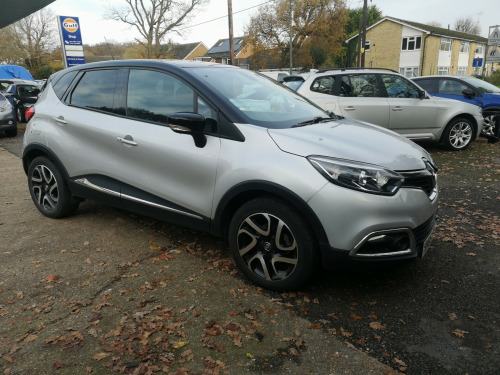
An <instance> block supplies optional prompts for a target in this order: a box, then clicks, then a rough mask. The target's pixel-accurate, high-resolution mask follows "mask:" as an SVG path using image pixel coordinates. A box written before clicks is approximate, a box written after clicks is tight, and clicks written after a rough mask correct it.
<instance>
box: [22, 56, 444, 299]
mask: <svg viewBox="0 0 500 375" xmlns="http://www.w3.org/2000/svg"><path fill="white" fill-rule="evenodd" d="M23 165H24V169H25V171H26V174H27V176H28V185H29V191H30V193H31V196H32V198H33V201H34V203H35V205H36V207H37V208H38V210H40V211H41V212H42V213H43V214H44V215H46V216H48V217H52V218H60V217H63V216H66V215H69V214H70V213H72V212H73V211H74V210H75V209H76V208H77V206H78V204H79V203H80V202H81V201H82V200H83V199H92V200H100V201H103V202H105V203H107V204H110V205H113V206H116V207H120V208H124V209H127V210H131V211H134V212H138V213H141V214H145V215H149V216H152V217H155V218H159V219H163V220H168V221H172V222H175V223H180V224H183V225H187V226H190V227H193V228H197V229H200V230H205V231H209V232H211V233H214V234H218V235H222V236H226V237H228V239H229V244H230V249H231V253H232V255H233V257H234V259H235V261H236V264H237V265H238V267H239V268H240V270H241V272H242V273H243V274H245V275H246V276H247V277H248V278H249V279H251V280H252V281H253V282H254V283H256V284H257V285H260V286H263V287H265V288H268V289H273V290H289V289H295V288H297V287H299V286H300V285H301V284H302V283H304V282H305V281H306V280H307V279H308V278H309V277H310V276H311V275H312V274H313V272H314V270H315V267H316V266H317V265H318V263H320V262H322V264H323V265H324V266H326V267H331V266H333V265H335V264H336V263H337V261H339V260H342V259H343V260H346V259H351V260H362V261H366V260H373V261H376V260H399V259H407V258H414V257H417V256H423V255H424V254H425V251H426V250H427V248H428V242H429V238H430V236H431V231H432V229H433V226H434V221H435V213H436V209H437V206H438V192H437V186H436V167H435V166H434V163H433V161H432V158H431V157H430V155H429V154H428V153H427V152H426V151H425V150H423V149H422V148H421V147H419V146H417V145H416V144H414V143H413V142H411V141H409V140H407V139H405V138H403V137H401V136H399V135H397V134H396V133H393V132H391V131H389V130H386V129H382V128H379V127H375V126H372V125H369V124H365V123H360V122H356V121H346V120H338V119H336V118H331V117H329V116H328V115H327V113H326V112H324V111H323V110H321V109H320V108H318V107H316V106H314V105H313V104H311V103H310V102H308V101H307V100H305V99H304V98H303V97H301V96H299V95H297V94H296V93H294V92H292V91H290V90H288V89H286V88H285V87H283V86H282V85H281V84H279V83H277V82H273V81H272V80H269V79H267V78H266V77H262V76H261V75H259V74H258V73H256V72H251V71H248V70H243V69H239V68H235V67H231V66H227V65H220V64H209V63H199V62H186V61H158V60H155V61H150V60H138V61H112V62H102V63H95V64H88V65H81V66H78V67H73V68H70V69H67V70H64V71H61V72H58V73H56V74H55V75H53V76H52V77H51V78H50V80H49V81H48V83H47V86H46V88H45V89H44V91H43V92H42V95H41V97H40V99H39V100H38V102H37V104H36V105H35V107H34V115H33V117H32V118H31V119H30V121H29V123H28V125H27V129H26V133H25V136H24V142H23Z"/></svg>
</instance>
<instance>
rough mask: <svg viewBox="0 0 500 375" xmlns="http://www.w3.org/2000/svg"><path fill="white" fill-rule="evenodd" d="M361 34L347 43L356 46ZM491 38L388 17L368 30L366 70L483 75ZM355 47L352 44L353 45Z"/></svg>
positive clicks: (410, 75) (419, 74) (413, 75)
mask: <svg viewBox="0 0 500 375" xmlns="http://www.w3.org/2000/svg"><path fill="white" fill-rule="evenodd" d="M358 37H359V34H356V35H354V36H353V37H351V38H350V39H348V40H347V41H346V43H348V42H355V43H354V44H355V47H356V46H357V45H358V44H357V39H358ZM487 42H488V39H487V38H483V37H481V36H478V35H472V34H466V33H462V32H458V31H453V30H449V29H444V28H441V27H435V26H429V25H424V24H421V23H417V22H412V21H406V20H402V19H397V18H392V17H384V18H383V19H381V20H380V21H379V22H377V23H375V24H373V25H372V26H370V27H369V28H368V29H367V33H366V45H365V66H366V67H383V68H390V69H394V70H396V71H398V72H400V73H401V74H403V75H405V76H407V77H416V76H422V75H434V74H451V75H472V74H474V73H481V72H482V70H481V68H478V69H477V70H475V69H474V67H473V61H474V59H476V58H482V59H483V65H482V66H483V67H484V58H485V55H486V51H487ZM351 44H352V43H351Z"/></svg>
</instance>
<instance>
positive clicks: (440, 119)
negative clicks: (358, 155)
mask: <svg viewBox="0 0 500 375" xmlns="http://www.w3.org/2000/svg"><path fill="white" fill-rule="evenodd" d="M284 83H285V85H287V86H288V87H290V88H291V89H293V90H295V91H297V92H298V93H299V94H301V95H303V96H305V97H306V98H308V99H310V100H311V101H312V102H314V103H316V104H317V105H319V106H320V107H321V108H323V109H325V110H327V111H332V112H334V113H335V114H337V115H341V116H344V117H350V118H354V119H357V120H361V121H366V122H370V123H372V124H375V125H379V126H382V127H384V128H388V129H391V130H393V131H395V132H397V133H400V134H402V135H404V136H406V137H407V138H410V139H413V140H432V141H437V142H440V143H442V144H444V146H445V147H447V148H448V149H449V150H462V149H465V148H466V147H468V146H469V145H470V143H471V142H472V141H473V140H474V139H475V138H477V136H478V135H479V134H480V133H481V130H482V128H483V116H482V110H481V108H479V107H478V106H475V105H472V104H468V103H461V102H457V101H454V100H448V99H443V98H438V97H433V96H431V95H429V94H428V93H426V92H425V90H423V89H422V88H421V87H419V86H418V85H416V84H415V83H413V82H411V81H410V80H409V79H407V78H405V77H403V76H402V75H400V74H399V73H397V72H394V71H392V70H389V69H362V68H346V69H330V70H320V71H315V72H310V73H303V74H300V75H293V76H290V77H286V78H285V82H284Z"/></svg>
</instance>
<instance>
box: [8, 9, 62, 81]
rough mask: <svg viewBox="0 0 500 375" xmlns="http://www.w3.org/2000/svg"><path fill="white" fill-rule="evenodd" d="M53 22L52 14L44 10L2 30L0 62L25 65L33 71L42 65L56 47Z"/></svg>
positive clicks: (55, 33)
mask: <svg viewBox="0 0 500 375" xmlns="http://www.w3.org/2000/svg"><path fill="white" fill-rule="evenodd" d="M54 21H55V16H54V14H53V13H52V12H51V11H50V10H49V9H47V8H44V9H42V10H40V11H38V12H36V13H34V14H31V15H29V16H28V17H25V18H23V19H22V20H20V21H17V22H16V23H14V24H13V25H10V26H9V27H7V28H5V29H2V34H3V37H2V38H0V39H2V42H1V44H0V47H1V48H0V51H1V52H0V60H4V61H5V60H7V61H9V62H12V63H16V64H23V65H26V67H27V68H28V69H30V70H33V71H34V70H36V69H37V68H38V67H40V66H41V65H43V64H44V61H43V60H44V59H46V58H47V57H48V56H49V54H50V53H51V52H52V51H53V49H54V48H55V47H56V45H57V42H56V36H57V32H56V30H55V24H56V23H55V22H54ZM4 38H7V39H4ZM3 44H5V46H4V45H3ZM4 54H5V55H4Z"/></svg>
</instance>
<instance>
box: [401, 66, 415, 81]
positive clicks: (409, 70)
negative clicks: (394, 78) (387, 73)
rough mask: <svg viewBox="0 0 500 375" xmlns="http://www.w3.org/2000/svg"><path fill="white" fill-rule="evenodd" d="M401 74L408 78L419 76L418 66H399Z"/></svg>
mask: <svg viewBox="0 0 500 375" xmlns="http://www.w3.org/2000/svg"><path fill="white" fill-rule="evenodd" d="M399 74H401V75H402V76H405V77H406V78H412V77H418V66H403V67H400V68H399Z"/></svg>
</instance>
